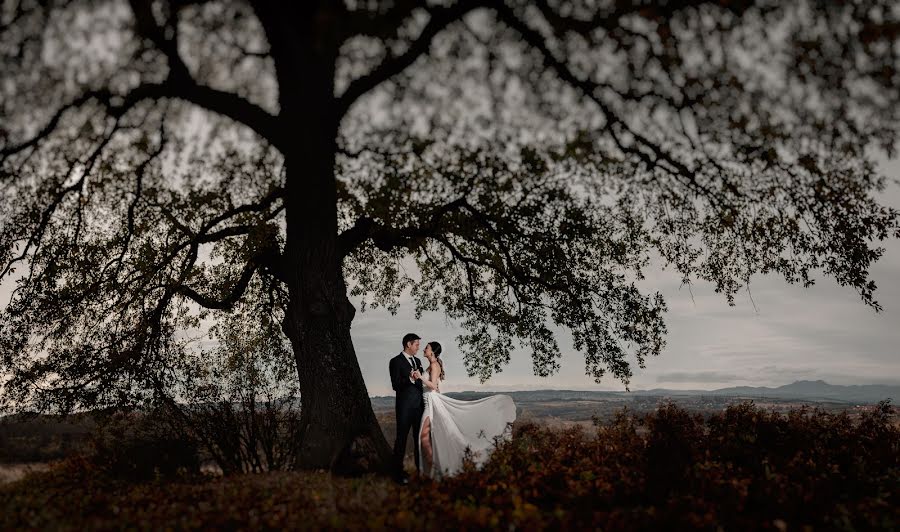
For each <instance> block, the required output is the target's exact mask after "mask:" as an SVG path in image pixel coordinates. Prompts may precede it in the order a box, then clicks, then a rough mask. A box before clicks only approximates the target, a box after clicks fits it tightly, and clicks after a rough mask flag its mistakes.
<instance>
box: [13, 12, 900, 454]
mask: <svg viewBox="0 0 900 532" xmlns="http://www.w3.org/2000/svg"><path fill="white" fill-rule="evenodd" d="M898 18H900V14H898V10H897V5H896V2H892V1H887V0H884V1H880V2H879V1H876V2H872V1H857V2H831V1H825V0H823V1H818V0H806V1H798V2H780V1H776V0H770V1H767V0H758V1H751V0H735V1H729V0H718V1H702V0H689V1H685V2H643V1H633V2H632V1H617V0H606V1H603V0H597V1H588V0H585V1H573V2H565V1H551V0H542V1H533V2H525V1H517V0H507V1H506V2H499V1H497V2H491V1H484V0H458V1H455V2H454V1H447V2H427V1H423V0H395V1H393V2H379V1H362V0H360V1H351V0H347V1H346V2H338V1H315V0H303V1H297V2H273V1H259V2H257V1H240V0H234V1H230V0H218V1H192V0H158V1H150V0H131V1H130V2H125V1H123V0H58V1H37V0H4V1H3V3H2V11H0V72H2V74H0V75H2V81H0V209H2V211H0V213H2V214H0V279H6V280H7V282H13V281H12V280H14V282H15V291H14V292H13V295H12V298H11V300H10V301H9V303H8V305H7V306H6V307H5V309H4V310H3V314H2V317H0V341H2V344H0V379H2V380H0V384H2V386H3V390H2V397H3V401H4V403H3V404H5V405H6V407H7V408H9V407H11V406H13V405H20V406H21V405H30V406H37V407H40V408H44V409H56V410H70V409H73V408H83V407H96V406H105V405H115V404H128V403H134V402H138V401H142V400H146V399H152V398H156V399H159V398H165V399H167V400H169V401H172V400H175V399H178V397H179V396H178V392H177V390H178V386H179V385H184V383H185V381H184V380H183V375H184V374H185V369H186V368H187V366H188V365H190V364H191V363H193V362H196V360H197V357H196V352H195V354H194V356H193V357H192V356H191V355H190V353H191V349H192V346H193V345H194V343H193V342H192V341H191V340H192V339H191V338H190V335H189V334H188V333H187V332H186V331H191V330H195V329H196V328H197V327H198V326H201V325H204V324H208V323H209V321H208V320H215V319H217V317H218V316H223V315H227V314H228V313H229V312H232V309H234V308H235V306H236V305H244V304H252V305H254V308H257V309H260V308H261V309H263V312H264V313H265V312H268V313H269V314H270V318H275V319H274V321H273V320H271V319H270V320H268V321H267V323H280V324H281V330H282V331H283V334H284V335H285V336H284V337H285V338H286V339H287V340H289V342H290V349H288V350H287V352H288V353H290V352H292V353H293V358H294V362H295V366H296V370H297V378H298V379H299V388H300V390H301V394H302V427H303V429H302V430H303V434H302V437H301V438H302V441H301V442H300V443H301V456H300V463H301V464H302V466H304V467H317V468H318V467H324V468H329V469H332V470H335V471H342V472H353V471H360V470H378V469H382V468H383V467H384V466H385V465H386V464H387V461H388V460H389V454H390V453H389V451H388V446H387V443H386V442H385V439H384V437H383V436H382V433H381V431H380V430H379V427H378V424H377V421H376V419H375V416H374V415H373V413H372V408H371V404H370V401H369V399H368V395H367V392H366V387H365V384H364V382H363V377H362V374H361V373H360V369H359V365H358V363H357V360H356V355H355V352H354V347H353V342H352V340H351V334H350V330H351V323H352V321H353V317H354V314H355V309H354V307H353V305H351V303H350V300H349V297H350V296H352V295H353V294H356V295H358V296H359V297H361V298H362V299H363V301H364V302H365V304H375V305H385V306H387V307H388V308H390V309H395V308H396V305H397V302H398V300H399V296H400V294H401V293H403V292H404V291H405V290H407V289H409V290H411V292H412V294H413V296H414V299H415V301H416V310H417V312H419V313H421V312H423V311H428V310H443V311H444V312H446V313H447V315H448V316H449V317H450V318H452V319H455V320H459V321H460V322H461V323H462V324H463V326H464V327H465V329H466V330H467V331H468V332H467V333H466V334H464V335H462V336H461V337H460V338H459V343H460V347H461V349H462V350H463V352H464V355H465V362H466V367H467V369H468V371H469V372H470V374H472V375H478V376H480V377H481V378H482V379H487V378H489V377H490V376H491V375H492V374H493V373H495V372H497V371H499V370H500V369H501V368H502V367H503V365H504V364H505V363H506V362H507V361H508V360H509V357H510V353H511V351H512V350H513V349H515V348H516V347H517V346H519V345H520V346H522V347H524V348H525V349H526V350H527V351H529V352H531V353H532V357H533V361H534V370H535V372H536V373H537V374H541V375H546V374H550V373H552V372H553V371H555V369H556V368H557V367H558V360H559V356H560V355H559V352H560V349H559V347H558V346H557V342H556V339H555V337H554V333H553V331H554V327H562V328H565V329H568V330H570V331H571V333H572V336H573V338H574V344H575V347H576V348H577V349H578V350H580V351H581V352H583V353H584V356H585V361H586V371H587V373H588V374H589V375H592V376H593V377H594V378H596V379H597V380H598V381H599V380H600V378H601V377H603V376H604V375H605V373H606V372H610V373H611V374H612V375H613V376H614V377H615V378H617V379H619V380H621V381H622V382H624V383H625V384H626V385H627V384H628V381H629V377H630V376H631V364H632V363H633V362H634V361H636V362H637V363H638V364H639V365H640V366H641V367H643V365H644V363H645V359H646V358H647V357H649V356H654V355H657V354H659V352H660V351H661V349H662V348H663V346H664V335H665V325H664V322H663V313H664V311H665V304H664V302H663V300H662V298H661V297H660V295H659V294H646V295H645V294H642V293H641V292H640V291H639V290H638V289H637V287H636V284H635V282H636V281H638V280H640V278H641V272H642V270H643V269H645V268H646V267H647V265H648V264H649V262H650V260H651V259H652V258H653V257H654V256H658V257H660V258H661V259H662V260H663V261H664V263H665V264H667V265H670V266H671V267H673V268H675V269H677V271H678V272H679V273H680V274H681V275H682V276H683V279H684V282H686V283H690V282H692V281H694V280H705V281H710V282H712V283H714V284H715V286H716V290H717V291H719V292H722V293H723V294H724V295H725V297H726V298H727V299H728V301H729V302H732V301H733V298H734V296H735V294H736V293H738V291H739V290H743V289H745V288H746V287H747V286H748V283H749V282H750V279H751V276H752V275H754V274H767V273H775V274H779V275H781V276H783V277H784V278H785V279H786V280H787V281H788V282H791V283H794V282H800V283H803V284H806V285H808V284H811V283H812V282H813V281H814V279H815V277H816V276H817V275H826V276H830V277H833V278H834V279H836V280H837V282H839V283H840V284H842V285H846V286H849V287H852V288H853V289H855V290H856V291H857V292H858V293H859V295H860V297H861V298H862V301H863V303H865V304H867V305H870V306H872V307H874V308H875V309H876V310H877V309H878V308H879V307H878V304H877V302H876V300H875V299H874V297H873V293H874V290H875V286H874V284H873V283H872V281H871V280H870V278H869V274H868V270H869V267H870V266H871V264H872V262H873V261H875V260H877V259H878V257H879V256H880V254H881V252H882V249H881V248H880V247H878V242H879V241H882V240H884V239H886V238H891V237H896V236H897V234H898V213H897V212H896V211H894V210H891V209H889V208H886V207H885V206H883V205H881V204H880V203H879V202H878V200H877V192H878V191H880V190H882V189H883V187H884V182H885V178H884V176H881V175H879V173H878V172H877V169H876V167H875V165H874V163H873V153H874V151H875V150H882V151H884V152H886V153H888V154H889V155H891V156H893V154H894V147H895V145H896V140H897V129H898V123H900V121H898V116H897V114H898V109H900V101H898V99H900V98H898V94H900V92H898V90H897V88H898V86H900V83H898V70H897V67H898V54H900V42H898V35H900V23H898ZM409 260H414V261H415V263H416V266H417V268H416V269H415V271H414V272H407V271H406V269H405V268H404V266H403V265H404V264H406V263H408V262H404V261H409ZM348 287H349V288H350V290H351V292H353V294H351V293H348ZM263 321H265V320H263ZM270 333H271V334H279V332H278V331H277V330H272V331H270ZM398 349H399V345H398ZM629 359H632V362H629Z"/></svg>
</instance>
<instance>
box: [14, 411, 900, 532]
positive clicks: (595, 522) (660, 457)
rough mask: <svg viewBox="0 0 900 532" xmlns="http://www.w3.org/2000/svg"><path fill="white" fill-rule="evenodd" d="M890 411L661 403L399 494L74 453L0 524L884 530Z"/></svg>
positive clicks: (374, 483) (24, 494) (892, 517)
mask: <svg viewBox="0 0 900 532" xmlns="http://www.w3.org/2000/svg"><path fill="white" fill-rule="evenodd" d="M896 410H897V409H896V408H895V407H891V406H890V404H889V403H888V402H882V403H880V404H879V405H878V406H877V407H875V408H873V409H871V410H870V411H867V412H865V413H863V414H862V415H861V417H860V418H859V419H858V420H851V418H850V417H849V416H848V415H847V414H846V413H841V414H831V413H827V412H824V411H821V410H818V409H816V410H812V411H810V410H809V409H808V408H806V407H804V408H801V409H800V410H795V411H791V412H790V413H788V414H787V415H782V414H779V413H773V412H767V411H765V410H763V409H760V408H757V407H756V406H754V405H753V404H752V403H741V404H737V405H732V406H730V407H729V408H728V409H727V410H726V411H725V412H723V413H720V414H716V415H713V416H711V417H710V418H709V419H706V420H704V419H703V417H702V416H699V415H692V414H690V413H689V412H687V411H685V410H684V409H682V408H680V407H678V406H677V405H674V404H671V403H669V404H663V405H661V406H660V408H659V409H658V410H657V411H656V412H654V413H650V414H647V415H645V416H642V417H638V416H634V415H631V414H629V413H627V412H621V413H620V414H619V415H618V416H617V417H616V419H615V420H613V421H611V422H610V423H606V424H603V423H598V424H597V430H596V434H588V433H586V432H585V431H583V430H579V429H571V430H563V431H560V430H550V429H547V428H543V427H540V426H537V425H532V424H528V425H522V426H519V427H517V430H516V433H515V437H514V438H513V440H512V441H511V442H508V443H504V444H501V445H500V446H499V447H498V448H497V450H496V451H495V453H494V454H493V456H492V458H491V460H490V461H489V462H488V463H487V464H486V465H485V466H484V467H483V468H482V469H481V470H476V469H475V468H472V467H469V468H467V469H466V470H465V471H463V472H462V473H461V474H459V475H458V476H456V477H454V478H450V479H446V480H444V481H442V482H433V481H430V480H428V479H418V480H417V481H415V482H413V483H412V484H411V485H410V486H409V487H401V486H396V485H394V484H392V483H390V482H389V481H388V480H386V479H383V478H377V477H371V476H369V477H363V478H355V479H349V478H338V477H332V476H331V475H329V474H326V473H291V472H276V473H267V474H251V475H233V476H226V477H223V478H219V479H213V480H210V479H206V478H204V477H196V476H195V477H183V478H178V479H175V480H165V481H163V480H157V481H151V482H143V483H128V482H125V481H122V480H117V479H115V478H111V477H109V476H108V474H102V473H100V469H98V468H97V466H96V465H95V464H94V463H93V462H91V461H90V460H87V459H81V460H71V461H69V462H66V463H63V464H61V465H60V466H59V467H58V468H56V469H55V470H53V471H50V472H48V473H41V474H35V475H33V476H31V477H29V478H26V479H24V480H23V481H20V482H18V483H15V484H12V485H9V486H5V487H3V488H0V501H2V502H0V528H2V529H7V528H18V527H38V528H47V527H52V528H60V527H61V528H67V527H70V528H73V529H75V528H79V529H81V528H85V527H90V528H120V527H122V526H125V525H128V526H133V527H137V528H147V529H149V528H160V527H162V526H163V525H166V526H175V527H187V528H193V527H215V528H254V529H255V528H260V527H266V528H267V527H272V528H281V527H314V528H319V527H339V528H371V527H401V528H425V527H426V526H427V527H428V528H432V529H433V528H441V529H443V528H446V529H459V528H476V527H479V528H480V527H491V528H504V529H506V528H508V527H509V526H510V525H515V527H516V528H526V529H533V528H550V527H553V528H563V529H568V528H584V527H603V528H604V529H612V530H618V529H659V528H661V527H666V528H692V529H712V530H715V529H717V528H718V527H722V528H724V529H726V530H732V529H767V528H768V529H785V527H786V528H787V529H789V530H795V529H798V530H799V529H803V527H805V526H812V527H813V528H815V529H821V528H827V529H843V530H851V529H856V530H859V529H876V528H877V529H895V528H897V527H900V500H898V499H900V489H898V488H900V427H898V426H897V424H896V421H895V420H894V419H892V417H894V418H895V417H896ZM644 429H646V430H644Z"/></svg>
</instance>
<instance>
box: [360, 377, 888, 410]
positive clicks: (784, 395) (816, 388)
mask: <svg viewBox="0 0 900 532" xmlns="http://www.w3.org/2000/svg"><path fill="white" fill-rule="evenodd" d="M495 393H503V394H506V395H510V396H512V397H513V399H514V400H515V401H516V402H519V401H525V402H530V401H585V400H600V399H619V400H621V399H625V398H628V397H634V396H639V395H643V396H660V397H665V396H670V397H685V396H702V395H707V396H709V395H714V396H719V397H723V396H724V397H761V398H763V397H765V398H779V399H800V400H804V401H811V402H816V401H819V402H825V401H827V402H841V403H858V404H871V403H877V402H878V401H881V400H882V399H891V400H892V401H891V402H892V404H895V405H896V404H900V385H887V384H860V385H851V386H841V385H837V384H828V383H827V382H825V381H823V380H817V381H795V382H792V383H790V384H785V385H784V386H777V387H775V388H769V387H767V386H733V387H730V388H719V389H716V390H669V389H666V388H653V389H651V390H633V391H630V392H619V391H591V390H527V391H501V392H491V391H468V392H450V393H448V394H447V395H449V396H451V397H456V398H459V399H466V400H468V399H476V398H478V397H484V396H487V395H492V394H495ZM393 399H394V398H393V396H386V397H373V398H372V404H373V406H376V405H378V406H383V407H385V408H387V407H389V406H390V407H392V406H393Z"/></svg>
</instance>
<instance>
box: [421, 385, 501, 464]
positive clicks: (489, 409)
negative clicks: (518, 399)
mask: <svg viewBox="0 0 900 532" xmlns="http://www.w3.org/2000/svg"><path fill="white" fill-rule="evenodd" d="M428 374H429V372H428V371H426V372H425V375H423V376H422V377H423V378H422V381H423V383H424V382H425V381H427V380H428V379H427V377H426V376H427V375H428ZM422 389H423V393H424V399H425V412H424V413H423V414H422V421H421V425H420V428H419V441H418V445H419V461H420V464H419V467H420V469H421V471H422V472H423V473H426V474H429V475H430V476H432V477H435V478H438V477H441V476H449V475H453V474H455V473H456V472H458V471H459V470H460V469H461V468H462V464H463V459H464V458H465V455H466V449H469V450H470V451H471V453H472V459H473V461H474V462H475V464H476V465H481V464H483V463H484V462H485V461H486V460H487V458H488V456H490V453H491V451H493V449H494V446H495V438H498V439H500V440H506V439H509V438H510V437H511V436H512V422H513V421H515V420H516V405H515V404H514V403H513V400H512V397H510V396H508V395H492V396H490V397H485V398H483V399H476V400H474V401H461V400H459V399H454V398H452V397H447V396H446V395H444V394H442V393H441V392H439V391H433V390H431V389H430V388H429V387H428V385H427V384H423V386H422ZM426 419H431V448H432V456H433V457H434V463H433V464H432V469H431V471H425V457H424V456H423V454H422V438H421V435H422V430H421V427H422V426H424V424H425V420H426Z"/></svg>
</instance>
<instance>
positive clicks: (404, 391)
mask: <svg viewBox="0 0 900 532" xmlns="http://www.w3.org/2000/svg"><path fill="white" fill-rule="evenodd" d="M413 360H414V361H415V363H416V369H418V370H419V371H420V372H422V371H423V369H422V361H421V360H419V359H418V358H414V359H413ZM388 370H389V371H390V373H391V387H392V388H393V389H394V391H395V392H397V408H400V407H401V405H409V406H419V405H421V404H423V402H422V401H423V400H422V379H416V382H409V372H410V371H412V366H410V365H409V362H407V361H406V355H404V354H403V353H400V354H399V355H397V356H395V357H394V358H392V359H391V361H390V363H389V364H388Z"/></svg>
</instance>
